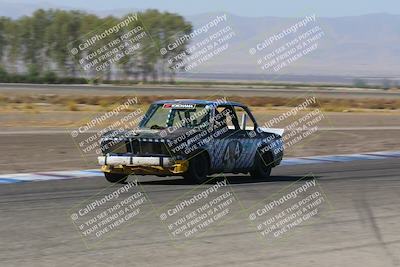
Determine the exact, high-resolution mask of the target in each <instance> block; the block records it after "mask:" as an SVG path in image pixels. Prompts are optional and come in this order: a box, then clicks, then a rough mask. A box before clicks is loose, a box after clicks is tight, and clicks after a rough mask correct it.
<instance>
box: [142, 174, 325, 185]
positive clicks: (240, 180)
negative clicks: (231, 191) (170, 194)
mask: <svg viewBox="0 0 400 267" xmlns="http://www.w3.org/2000/svg"><path fill="white" fill-rule="evenodd" d="M314 177H315V176H313V177H305V176H299V175H277V176H271V177H269V178H252V177H251V176H247V175H241V176H237V175H236V176H225V175H224V176H222V175H220V176H214V177H212V176H211V177H209V180H208V181H207V182H206V183H205V184H215V183H216V182H219V181H223V180H224V179H226V180H227V181H228V183H229V184H257V183H273V182H295V181H298V180H300V179H301V180H303V181H306V180H311V179H313V178H314ZM315 178H319V177H315ZM140 184H142V185H196V184H195V183H191V182H188V181H186V180H185V179H183V178H180V177H176V178H172V179H163V180H156V181H143V182H140Z"/></svg>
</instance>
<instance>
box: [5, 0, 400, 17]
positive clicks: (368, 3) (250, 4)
mask: <svg viewBox="0 0 400 267" xmlns="http://www.w3.org/2000/svg"><path fill="white" fill-rule="evenodd" d="M1 2H13V3H16V2H17V3H29V4H32V5H37V6H38V7H42V8H46V7H48V6H52V7H54V6H61V7H72V8H77V9H86V10H115V9H123V8H129V9H135V8H136V9H147V8H157V9H159V10H162V11H171V12H178V13H180V14H183V15H192V14H199V13H205V12H213V11H225V12H229V13H233V14H236V15H241V16H251V17H259V16H279V17H282V16H283V17H287V16H289V17H298V16H301V15H303V14H310V12H313V13H314V12H315V13H316V14H317V15H318V16H324V17H337V16H348V15H362V14H369V13H391V14H400V1H399V0H274V1H271V0H197V1H194V0H142V1H137V0H98V1H95V0H86V1H82V0H68V1H62V2H61V1H59V0H44V1H40V0H2V1H0V5H1ZM46 3H48V4H46ZM49 4H50V5H49ZM0 8H1V6H0Z"/></svg>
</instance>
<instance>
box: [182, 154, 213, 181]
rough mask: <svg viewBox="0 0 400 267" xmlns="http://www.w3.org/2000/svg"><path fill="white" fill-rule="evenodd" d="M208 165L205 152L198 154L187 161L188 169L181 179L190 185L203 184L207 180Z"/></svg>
mask: <svg viewBox="0 0 400 267" xmlns="http://www.w3.org/2000/svg"><path fill="white" fill-rule="evenodd" d="M209 165H210V164H209V161H208V157H207V154H206V152H204V151H203V152H200V153H199V154H197V155H195V156H193V157H192V158H191V159H190V160H189V168H188V170H187V171H186V172H185V173H184V174H183V177H184V178H185V180H187V181H189V182H192V183H199V184H200V183H203V182H205V181H206V180H207V174H208V171H209V167H210V166H209Z"/></svg>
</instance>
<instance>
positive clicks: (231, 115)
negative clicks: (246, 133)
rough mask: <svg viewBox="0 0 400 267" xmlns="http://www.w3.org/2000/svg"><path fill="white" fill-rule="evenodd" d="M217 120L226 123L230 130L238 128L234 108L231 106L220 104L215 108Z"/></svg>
mask: <svg viewBox="0 0 400 267" xmlns="http://www.w3.org/2000/svg"><path fill="white" fill-rule="evenodd" d="M216 111H217V114H220V115H219V116H218V117H219V118H220V119H219V121H220V122H222V123H223V124H226V125H227V126H228V128H229V129H230V130H239V124H238V123H237V117H236V114H235V110H234V109H233V108H232V107H226V106H220V107H217V109H216Z"/></svg>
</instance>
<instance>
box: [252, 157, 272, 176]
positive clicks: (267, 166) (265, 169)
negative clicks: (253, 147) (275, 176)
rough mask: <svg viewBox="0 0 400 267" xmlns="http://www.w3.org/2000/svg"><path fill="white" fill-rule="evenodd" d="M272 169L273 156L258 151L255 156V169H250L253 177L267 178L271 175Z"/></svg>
mask: <svg viewBox="0 0 400 267" xmlns="http://www.w3.org/2000/svg"><path fill="white" fill-rule="evenodd" d="M271 170H272V158H271V155H270V154H269V153H264V154H262V155H261V154H260V153H259V151H257V153H256V155H255V157H254V165H253V169H252V170H251V171H250V175H251V177H253V178H258V179H267V178H269V177H270V175H271Z"/></svg>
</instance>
